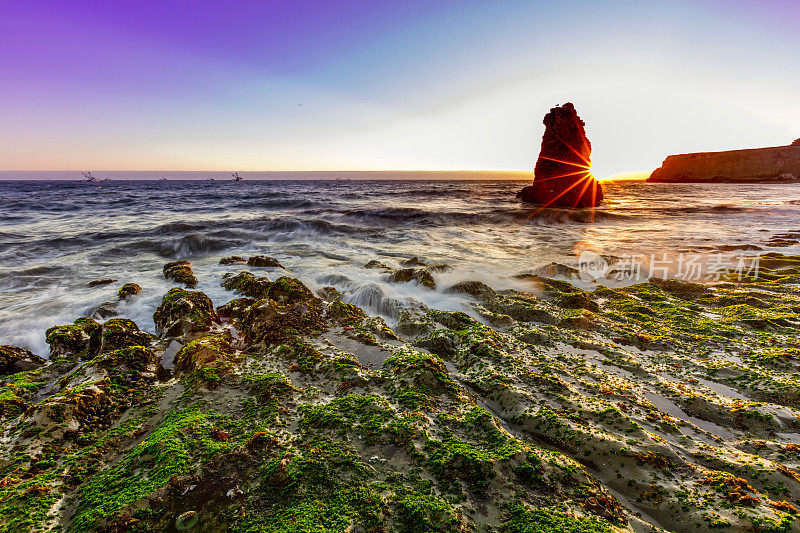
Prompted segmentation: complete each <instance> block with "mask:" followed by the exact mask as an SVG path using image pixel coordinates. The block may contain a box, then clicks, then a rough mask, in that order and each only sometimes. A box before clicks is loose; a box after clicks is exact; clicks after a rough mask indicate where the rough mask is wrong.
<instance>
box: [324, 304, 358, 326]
mask: <svg viewBox="0 0 800 533" xmlns="http://www.w3.org/2000/svg"><path fill="white" fill-rule="evenodd" d="M327 317H328V319H329V320H331V321H332V322H334V323H336V324H339V325H340V326H355V325H357V324H360V323H361V322H362V321H363V320H364V319H365V318H367V315H366V313H364V311H363V310H362V309H361V308H360V307H358V306H355V305H353V304H346V303H344V302H340V301H336V302H333V303H331V305H329V306H328V309H327Z"/></svg>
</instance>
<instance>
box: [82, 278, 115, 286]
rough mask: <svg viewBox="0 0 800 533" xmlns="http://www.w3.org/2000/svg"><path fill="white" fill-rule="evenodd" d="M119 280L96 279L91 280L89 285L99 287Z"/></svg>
mask: <svg viewBox="0 0 800 533" xmlns="http://www.w3.org/2000/svg"><path fill="white" fill-rule="evenodd" d="M116 281H117V280H115V279H96V280H94V281H90V282H89V287H99V286H101V285H109V284H111V283H115V282H116Z"/></svg>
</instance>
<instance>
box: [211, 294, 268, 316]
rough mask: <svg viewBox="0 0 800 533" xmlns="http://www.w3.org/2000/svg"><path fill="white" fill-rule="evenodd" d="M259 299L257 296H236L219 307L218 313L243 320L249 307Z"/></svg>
mask: <svg viewBox="0 0 800 533" xmlns="http://www.w3.org/2000/svg"><path fill="white" fill-rule="evenodd" d="M257 301H258V300H256V299H255V298H236V299H234V300H231V301H230V302H228V303H226V304H223V305H221V306H219V307H217V314H218V315H219V316H221V317H224V318H233V319H236V320H241V319H242V317H243V316H244V313H246V312H247V309H249V308H250V307H251V306H252V305H253V304H254V303H256V302H257Z"/></svg>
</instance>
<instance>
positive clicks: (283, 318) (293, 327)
mask: <svg viewBox="0 0 800 533" xmlns="http://www.w3.org/2000/svg"><path fill="white" fill-rule="evenodd" d="M327 328H328V325H327V321H326V320H325V316H324V308H323V305H322V301H321V300H319V299H318V298H313V297H312V298H310V299H308V300H305V301H300V302H296V303H286V304H283V305H282V304H279V303H278V302H276V301H275V300H271V299H263V300H259V301H258V302H256V303H255V304H254V305H253V306H251V307H250V308H249V309H248V311H247V313H246V315H245V316H244V317H243V318H242V321H241V329H242V334H243V336H244V338H245V340H246V342H247V343H248V344H249V345H250V346H251V347H252V348H253V349H256V350H258V349H262V350H263V349H265V348H266V347H269V346H273V345H277V344H282V343H284V342H286V341H287V340H289V339H292V338H295V337H297V336H300V335H303V336H314V335H318V334H320V333H322V332H324V331H325V330H327Z"/></svg>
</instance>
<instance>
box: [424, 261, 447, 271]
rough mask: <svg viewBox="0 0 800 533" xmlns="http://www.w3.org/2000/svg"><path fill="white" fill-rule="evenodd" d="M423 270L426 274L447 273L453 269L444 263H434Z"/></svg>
mask: <svg viewBox="0 0 800 533" xmlns="http://www.w3.org/2000/svg"><path fill="white" fill-rule="evenodd" d="M425 270H427V271H428V272H449V271H450V270H453V267H451V266H450V265H448V264H446V263H436V264H435V265H430V266H429V267H427V268H426V269H425Z"/></svg>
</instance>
